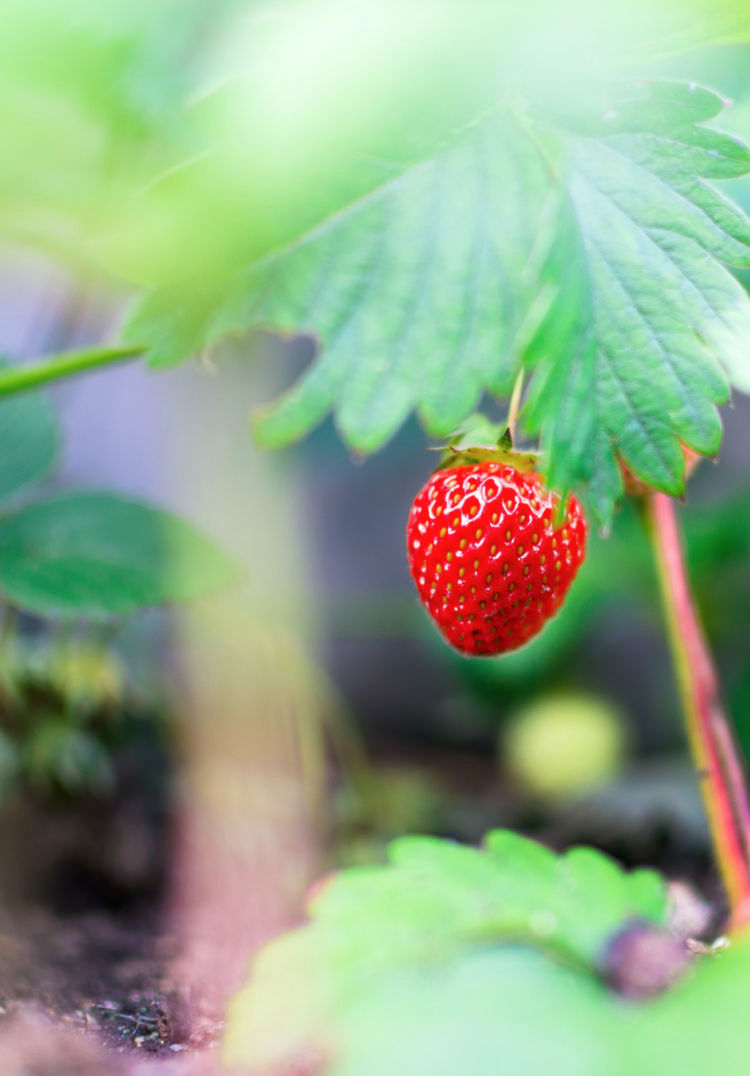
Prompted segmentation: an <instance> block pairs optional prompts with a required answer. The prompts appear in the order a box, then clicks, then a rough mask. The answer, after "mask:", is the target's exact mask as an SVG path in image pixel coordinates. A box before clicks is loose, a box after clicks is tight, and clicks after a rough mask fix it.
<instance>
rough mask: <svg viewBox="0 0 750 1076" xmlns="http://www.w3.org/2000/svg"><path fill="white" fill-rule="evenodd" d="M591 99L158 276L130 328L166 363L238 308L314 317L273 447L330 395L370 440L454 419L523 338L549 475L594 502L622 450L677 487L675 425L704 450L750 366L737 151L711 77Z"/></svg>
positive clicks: (439, 430)
mask: <svg viewBox="0 0 750 1076" xmlns="http://www.w3.org/2000/svg"><path fill="white" fill-rule="evenodd" d="M593 99H594V100H595V104H596V107H595V108H593V109H591V108H589V109H588V110H584V111H579V112H578V113H577V114H575V115H571V114H570V113H566V112H565V111H562V110H561V113H560V114H559V115H556V116H555V117H554V118H553V117H551V115H550V106H549V105H547V107H546V112H545V111H544V110H542V109H540V108H539V107H537V108H536V109H534V108H532V109H531V110H530V113H529V115H528V116H526V117H522V118H521V119H519V118H517V117H514V116H513V115H512V114H511V112H512V110H510V109H505V110H504V111H496V112H493V113H492V114H490V115H487V116H485V117H484V118H483V119H482V120H481V122H477V123H475V124H473V125H470V126H469V127H468V128H466V129H464V130H463V132H462V133H461V134H460V135H459V136H458V137H457V138H456V139H455V140H454V141H453V143H452V144H450V145H447V146H446V147H445V148H444V149H443V150H442V151H441V152H439V153H438V154H436V155H435V156H433V157H431V158H429V159H426V160H424V161H422V162H421V163H417V164H413V165H411V166H409V167H406V168H399V169H398V170H396V169H395V166H394V171H393V175H392V178H390V179H387V180H386V181H385V182H384V183H382V185H381V186H379V187H378V188H377V189H375V190H373V191H371V193H369V194H367V195H366V196H364V197H363V198H361V199H360V200H358V201H355V202H352V203H351V204H349V205H348V206H346V207H345V208H344V209H342V210H341V211H340V212H338V213H335V214H333V215H332V216H330V217H329V218H328V219H327V220H326V221H324V223H322V224H320V225H318V226H317V227H315V228H314V229H313V230H312V231H310V232H308V233H306V234H305V235H303V236H302V237H301V238H300V239H298V240H297V241H295V242H293V243H291V244H290V245H288V246H287V247H285V248H283V249H280V250H277V251H276V252H274V253H273V254H271V255H267V256H266V257H264V258H262V259H261V260H259V261H256V262H254V263H252V264H250V265H248V266H247V267H246V268H244V269H242V270H239V271H238V272H236V273H235V274H233V275H232V276H231V277H230V279H229V281H228V282H225V283H223V284H222V286H221V288H217V289H214V290H213V291H212V292H211V291H208V292H206V293H204V294H203V295H202V296H192V297H191V298H190V301H189V302H187V303H186V302H182V303H179V302H177V303H175V302H171V301H170V300H169V298H168V297H165V295H164V294H162V293H158V292H157V293H155V294H154V295H153V296H152V297H151V298H150V299H148V300H146V302H145V303H144V304H143V305H141V306H140V308H139V309H138V310H136V312H135V315H134V317H133V319H132V321H131V324H130V326H129V329H128V333H129V336H130V337H131V338H135V337H136V336H137V337H138V338H140V339H144V340H150V341H151V343H152V362H153V363H154V364H156V365H169V364H171V363H173V362H177V361H181V360H182V359H183V358H184V357H185V355H186V354H187V353H189V352H190V351H191V350H193V351H194V350H196V349H199V348H202V347H204V346H207V345H210V344H211V343H212V342H215V341H217V340H219V339H221V338H222V337H224V336H226V335H228V334H235V333H241V332H243V331H245V330H247V329H248V328H253V327H255V328H271V329H276V330H281V331H284V332H306V333H311V334H314V335H315V336H316V337H317V339H318V342H319V351H318V355H317V357H316V359H315V360H314V362H313V363H312V364H311V366H310V368H309V369H308V370H307V371H306V372H305V373H304V374H303V375H302V377H301V378H300V379H299V380H298V381H297V382H296V384H294V385H293V386H292V387H291V388H290V389H289V390H288V391H287V392H286V393H284V394H283V395H282V396H281V397H280V398H279V399H278V400H276V401H275V402H273V403H272V404H271V405H270V406H268V407H267V408H265V409H263V410H261V411H259V412H256V415H255V430H256V434H257V436H258V438H259V440H260V441H261V442H262V443H263V444H265V445H268V446H273V447H279V446H282V445H286V444H289V443H291V442H293V441H295V440H297V439H299V438H300V437H302V436H304V434H306V433H307V432H308V431H309V430H310V429H312V428H313V427H314V426H315V425H316V424H318V423H319V422H321V421H322V420H323V419H324V418H325V416H326V415H327V414H328V413H329V412H330V411H333V412H334V415H335V421H336V424H337V427H338V429H339V431H340V433H341V435H342V437H343V438H344V440H345V441H346V442H347V443H348V444H349V445H350V446H351V447H352V448H354V449H357V450H358V451H361V452H371V451H374V450H375V449H377V448H378V447H379V446H380V445H382V444H383V443H384V442H385V441H386V440H387V439H388V438H389V437H390V436H392V434H393V433H394V432H395V431H396V430H397V429H398V428H399V426H400V425H401V423H402V422H403V421H404V420H405V418H406V417H407V416H408V415H409V413H410V412H412V411H416V412H417V413H418V415H419V417H420V419H421V421H422V423H423V425H424V427H425V429H426V430H427V431H428V433H430V434H432V435H434V436H439V437H444V436H446V435H448V434H449V433H450V432H451V431H452V430H453V429H454V428H455V427H456V426H457V425H459V424H460V423H461V422H462V421H463V420H464V419H465V418H466V417H467V415H469V414H470V413H471V412H472V411H473V410H474V409H475V408H476V406H477V403H478V401H479V400H480V398H481V396H482V394H483V393H484V392H485V391H489V392H490V393H493V394H495V395H499V396H502V395H505V394H507V393H508V392H509V390H510V387H511V385H512V383H513V380H514V378H515V375H516V372H517V369H518V365H519V362H520V361H523V362H524V364H525V365H526V367H527V368H528V369H529V370H530V371H531V372H532V375H533V376H532V383H531V386H530V390H529V394H528V399H527V404H526V408H525V412H524V416H523V417H524V419H525V422H526V425H527V428H528V431H529V432H530V433H532V434H538V435H539V436H540V438H541V444H542V449H543V451H544V452H545V454H546V455H547V466H548V470H549V475H550V481H551V482H552V484H554V485H555V486H557V487H558V488H560V489H561V490H567V489H570V488H577V489H578V490H579V491H581V492H583V493H584V495H585V496H586V497H587V499H588V502H589V505H590V506H591V508H592V510H593V512H594V514H595V515H596V517H597V518H598V519H599V521H600V522H601V523H603V524H606V523H607V522H608V520H609V518H610V516H611V513H612V509H613V506H614V504H615V502H616V500H617V498H618V497H619V495H620V493H621V486H622V483H621V478H620V472H619V467H618V460H619V459H623V460H624V461H626V462H627V464H628V465H629V466H630V467H631V468H632V470H633V471H635V472H636V473H637V474H638V475H639V476H640V477H641V478H643V479H645V480H647V481H648V482H650V483H651V484H652V485H654V486H655V487H657V488H659V489H663V490H666V491H668V492H672V493H679V492H681V490H682V487H683V457H682V452H681V448H680V444H681V443H684V444H686V445H688V446H690V447H692V448H694V449H696V450H697V451H699V452H702V453H705V454H709V455H710V454H714V453H715V452H716V451H717V449H718V447H719V444H720V440H721V425H720V421H719V417H718V414H717V411H716V405H718V404H721V403H724V402H726V400H727V399H728V393H729V384H730V383H732V384H734V385H736V386H738V387H739V388H745V389H748V388H750V358H749V357H748V356H750V350H749V349H748V347H747V342H748V340H750V301H749V300H748V297H747V295H746V293H745V292H744V290H743V289H742V287H741V286H740V284H739V283H738V282H737V280H736V279H735V278H734V277H733V276H732V274H731V272H730V271H729V270H728V269H727V267H726V266H727V265H728V264H731V265H737V266H747V265H750V254H749V247H748V244H749V243H750V222H748V219H747V218H746V217H745V216H744V214H743V213H742V211H741V210H740V209H739V208H738V207H737V206H735V205H734V204H733V203H732V202H731V201H729V200H728V199H727V198H725V197H724V196H723V195H721V194H720V193H719V192H718V191H717V190H716V189H715V187H714V186H713V182H714V181H716V180H721V179H730V178H733V177H737V176H739V175H742V174H744V173H745V172H747V171H748V170H750V153H749V152H748V148H747V146H745V145H744V144H743V143H742V142H741V141H740V140H738V139H736V138H732V137H730V136H728V135H725V134H723V133H721V132H719V131H716V130H714V129H713V128H708V127H705V126H702V124H704V123H706V122H707V121H709V120H711V119H713V118H714V117H715V116H716V115H717V113H718V112H719V111H720V110H721V108H722V105H723V102H722V100H721V99H720V98H719V97H718V96H717V95H716V94H715V93H713V92H711V91H709V90H705V89H702V88H698V87H694V86H689V85H683V84H680V83H666V82H665V83H651V84H638V85H634V84H628V83H623V84H618V85H617V86H616V87H615V89H614V90H613V91H612V92H610V94H609V96H608V98H607V100H606V102H605V103H604V104H603V105H602V99H601V98H599V99H595V98H593ZM587 100H588V101H590V100H592V97H591V96H590V95H589V97H588V98H587Z"/></svg>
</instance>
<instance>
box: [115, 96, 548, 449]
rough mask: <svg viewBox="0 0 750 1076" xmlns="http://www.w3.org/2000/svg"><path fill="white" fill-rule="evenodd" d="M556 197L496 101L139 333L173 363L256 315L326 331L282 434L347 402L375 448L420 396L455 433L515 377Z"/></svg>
mask: <svg viewBox="0 0 750 1076" xmlns="http://www.w3.org/2000/svg"><path fill="white" fill-rule="evenodd" d="M549 203H550V193H549V191H548V189H547V181H546V172H545V166H544V163H543V161H542V160H541V158H540V157H539V154H538V152H537V150H536V148H535V147H534V145H533V143H531V142H530V140H529V139H528V138H527V137H526V135H525V134H524V133H523V132H522V131H521V130H520V129H519V128H518V126H517V125H516V124H515V123H513V122H512V121H511V120H509V119H508V118H507V117H504V116H501V115H499V114H497V113H494V114H492V115H491V116H489V117H488V118H486V119H485V120H484V121H483V122H481V123H479V124H476V125H474V126H472V127H471V128H470V129H469V130H468V131H466V132H465V133H464V134H463V136H462V137H460V138H459V139H458V140H457V141H456V143H455V144H454V145H453V146H451V147H450V148H447V149H446V150H444V151H443V152H442V153H440V154H438V155H437V156H435V157H434V158H431V159H429V160H427V161H424V162H422V163H420V164H416V165H414V166H412V167H410V168H408V169H406V170H405V171H402V170H399V171H398V172H396V173H395V174H394V175H393V178H392V179H390V180H388V181H387V182H385V183H384V184H383V185H381V186H380V187H379V188H377V189H376V190H375V191H373V192H372V193H371V194H369V195H368V196H367V197H365V198H363V199H361V200H360V201H357V202H354V203H353V204H352V205H350V206H349V207H348V208H346V209H345V210H343V211H342V212H341V213H338V214H335V215H334V216H332V217H331V218H330V219H329V220H327V221H326V222H325V223H324V224H322V225H321V226H320V227H318V228H316V229H314V230H313V231H312V232H310V233H309V234H307V235H305V236H303V238H302V239H301V240H300V241H298V242H296V243H294V244H292V245H291V246H289V247H287V248H286V249H284V250H283V251H281V252H279V253H277V254H274V255H271V256H269V257H268V258H265V259H263V260H261V261H260V262H258V263H255V264H254V265H252V266H250V267H249V268H248V269H247V270H246V271H243V272H241V273H240V274H238V275H237V276H236V277H235V278H234V280H232V281H231V282H230V284H229V285H228V286H227V287H224V288H223V291H222V298H221V302H220V304H219V305H218V307H216V308H214V309H213V310H212V311H211V313H210V315H208V317H207V315H206V307H210V303H211V299H212V297H210V296H209V297H207V299H206V306H204V307H203V308H201V306H200V304H199V305H198V307H197V308H196V307H195V306H193V307H192V308H190V309H188V310H186V311H185V315H186V320H183V319H182V317H181V316H179V315H180V313H181V312H180V309H179V307H178V308H176V309H175V308H173V314H177V315H178V317H177V318H176V320H174V321H173V323H172V326H171V328H170V323H169V320H168V318H167V319H166V322H165V314H164V310H163V305H164V299H163V296H157V297H156V298H155V299H154V300H153V301H152V302H153V306H149V305H147V306H146V307H144V308H142V309H141V310H139V311H137V312H136V313H135V315H134V319H133V321H132V322H131V324H130V326H129V328H128V333H129V335H130V336H131V337H133V338H135V337H138V338H142V339H150V340H152V341H153V342H154V343H155V344H156V349H155V350H154V351H153V352H152V361H153V362H154V363H155V364H157V365H168V364H170V363H172V362H173V361H179V360H180V359H182V358H183V357H184V338H185V334H186V333H187V335H188V336H189V335H190V334H191V332H192V333H193V334H195V339H196V341H198V340H202V341H204V342H205V341H212V340H216V339H219V338H221V337H222V336H225V335H227V334H230V333H236V332H240V331H242V330H243V329H246V328H247V327H250V326H256V327H262V326H265V327H270V328H275V329H278V330H282V331H285V332H293V331H299V332H309V333H313V334H315V335H316V336H317V338H318V339H319V341H320V345H321V349H322V350H321V355H320V358H319V359H318V361H317V362H316V363H315V364H314V366H313V367H312V368H311V369H310V370H309V372H308V373H307V374H306V375H305V376H304V377H303V379H302V381H301V382H300V383H299V384H298V385H296V386H294V387H293V388H292V389H291V390H290V391H289V392H288V393H287V394H286V395H285V396H284V397H283V398H282V399H281V400H280V401H278V402H277V403H276V404H275V405H274V406H273V407H272V408H270V409H269V410H268V411H267V412H266V413H265V414H263V415H259V416H258V417H257V419H256V431H257V433H258V436H259V438H260V440H261V441H262V443H264V444H266V445H272V446H276V445H282V444H288V443H289V442H290V441H293V440H295V439H297V438H299V437H301V436H302V435H303V434H305V433H307V432H308V431H309V430H310V429H311V428H312V427H313V426H314V425H316V424H317V423H318V422H320V421H321V420H322V419H323V418H324V417H325V416H326V414H327V413H328V412H329V411H330V410H331V408H335V409H336V413H337V423H338V426H339V429H340V430H341V432H342V435H343V436H344V438H345V439H346V441H347V442H348V443H349V444H350V445H351V446H352V447H354V448H357V449H359V450H361V451H372V450H373V449H375V448H377V447H378V446H379V445H381V444H382V443H383V442H384V441H385V440H386V439H387V438H388V437H390V436H391V435H392V434H393V433H394V432H395V430H396V429H398V427H399V426H400V425H401V423H402V422H403V421H404V419H405V418H406V416H407V415H408V414H409V412H410V411H411V410H412V409H414V408H417V409H418V410H419V413H420V416H421V418H422V420H423V422H424V423H425V425H426V427H427V429H428V430H430V432H432V433H434V434H436V435H439V436H444V435H447V434H448V433H450V432H451V431H452V429H453V428H454V427H455V426H456V425H457V423H458V422H459V421H460V420H461V419H463V418H465V417H466V415H468V414H469V413H470V412H471V411H472V410H473V409H474V407H475V406H476V404H477V401H478V400H479V397H480V395H481V393H482V391H483V390H484V389H485V388H489V389H490V390H491V391H493V392H495V393H499V394H502V393H505V392H507V391H508V390H509V388H510V387H511V385H512V382H513V377H514V374H515V370H516V366H517V360H516V353H517V349H518V342H519V337H520V334H521V332H522V329H523V325H524V322H525V320H526V318H527V316H528V315H529V311H530V310H531V308H532V307H533V302H534V298H535V289H536V271H535V260H536V259H537V258H539V257H540V255H541V256H543V255H544V253H545V236H546V230H547V228H548V226H549V223H550V220H549V215H548V211H549V208H550V206H549ZM213 298H215V297H213ZM196 326H197V331H196ZM161 340H165V341H166V344H165V345H163V346H161V347H159V346H158V345H159V341H161Z"/></svg>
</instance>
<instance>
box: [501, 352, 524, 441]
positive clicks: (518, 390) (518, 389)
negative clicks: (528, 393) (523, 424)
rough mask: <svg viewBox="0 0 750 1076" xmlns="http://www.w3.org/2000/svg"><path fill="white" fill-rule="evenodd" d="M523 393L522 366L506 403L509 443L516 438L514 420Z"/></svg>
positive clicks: (516, 419) (515, 420)
mask: <svg viewBox="0 0 750 1076" xmlns="http://www.w3.org/2000/svg"><path fill="white" fill-rule="evenodd" d="M522 393H523V366H521V367H520V368H519V370H518V374H517V375H516V380H515V382H514V384H513V391H512V393H511V394H510V403H509V404H508V420H507V422H506V423H505V425H506V427H507V433H508V435H509V440H510V443H511V445H512V444H513V443H514V441H515V439H516V422H517V421H518V412H519V410H520V408H521V395H522Z"/></svg>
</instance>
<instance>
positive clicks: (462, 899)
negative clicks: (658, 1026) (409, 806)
mask: <svg viewBox="0 0 750 1076" xmlns="http://www.w3.org/2000/svg"><path fill="white" fill-rule="evenodd" d="M389 858H390V865H389V866H386V867H362V868H355V869H350V870H347V871H344V872H342V873H341V874H338V875H335V876H333V877H332V878H330V879H329V880H328V881H325V882H323V883H322V886H321V888H320V889H319V891H318V892H317V894H316V895H315V896H314V897H313V899H312V901H311V904H310V909H309V910H310V915H311V920H312V921H311V923H310V924H309V925H308V926H306V927H303V928H301V929H300V930H297V931H294V932H292V933H291V934H288V935H285V936H283V937H281V938H279V939H277V940H276V941H274V942H272V943H271V944H270V945H269V946H268V947H267V948H266V949H265V950H263V952H262V953H261V954H260V956H259V958H258V960H257V962H256V964H255V968H254V971H253V975H252V977H251V980H250V983H249V985H248V986H247V987H245V988H244V989H243V990H242V991H241V992H240V993H239V994H238V995H237V996H236V997H235V999H234V1000H233V1002H232V1005H231V1009H230V1014H229V1025H228V1032H227V1043H226V1051H225V1052H226V1060H227V1061H228V1063H230V1064H233V1065H234V1064H247V1065H258V1066H262V1065H266V1064H267V1065H271V1064H274V1063H276V1064H278V1063H279V1062H280V1061H282V1060H283V1059H284V1058H288V1057H289V1056H291V1055H293V1054H294V1053H295V1052H296V1051H298V1050H299V1049H302V1048H304V1047H306V1046H307V1047H314V1046H315V1045H316V1044H318V1043H320V1041H321V1040H322V1041H326V1039H327V1037H328V1035H329V1034H331V1033H332V1034H334V1035H335V1034H336V1025H337V1021H338V1020H339V1018H340V1017H341V1014H342V1012H343V1010H344V1009H345V1008H346V1006H347V1005H348V1003H349V1000H350V999H351V998H353V997H356V996H357V995H358V994H359V993H360V992H361V991H362V989H363V988H366V987H367V985H368V983H369V982H370V981H371V980H373V979H375V980H377V977H378V976H384V975H391V974H393V973H396V974H398V973H401V972H403V971H406V970H408V969H429V970H430V971H431V972H433V973H434V969H435V968H436V966H439V964H440V962H442V961H445V960H449V959H452V958H454V957H456V956H457V955H460V954H462V953H466V952H471V951H476V950H482V949H485V948H489V949H494V947H495V946H497V945H498V944H500V943H505V944H508V943H509V942H513V941H516V940H523V941H525V942H527V943H531V944H532V945H537V946H541V947H543V948H546V949H548V950H550V951H552V952H554V953H556V954H558V956H562V957H564V958H565V959H566V961H567V962H569V963H571V964H573V965H574V966H577V967H580V968H589V969H590V968H591V967H592V966H593V965H594V963H595V962H596V960H597V958H598V956H599V954H600V951H601V948H602V946H603V944H604V943H605V940H606V938H607V937H608V936H609V934H611V933H612V932H613V931H615V930H617V929H618V928H619V927H620V926H621V925H622V924H623V923H624V922H626V921H627V920H629V919H633V918H637V919H643V920H650V921H652V922H657V923H659V922H662V921H663V919H664V916H665V913H666V894H665V887H664V884H663V882H662V880H661V879H660V878H659V877H658V875H656V874H654V873H653V872H651V871H635V872H633V873H632V874H627V873H625V872H624V871H623V870H622V869H621V868H620V867H618V866H617V864H615V863H614V862H613V861H612V860H610V859H608V858H607V857H606V856H604V855H602V854H601V853H599V852H596V851H594V850H593V849H588V848H576V849H572V850H571V851H570V852H568V853H567V854H565V855H563V856H556V855H554V854H553V853H552V852H550V851H549V850H548V849H546V848H544V847H543V846H541V845H539V844H536V843H535V842H534V841H530V840H527V839H526V838H523V837H519V836H518V835H516V834H514V833H511V832H509V831H505V830H499V831H496V832H494V833H490V834H489V835H488V837H487V839H486V842H485V846H484V849H482V850H477V849H473V848H468V847H464V846H461V845H457V844H452V843H451V842H449V841H441V840H438V839H435V838H429V837H404V838H401V839H399V840H397V841H395V842H393V844H392V845H391V846H390V850H389Z"/></svg>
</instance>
